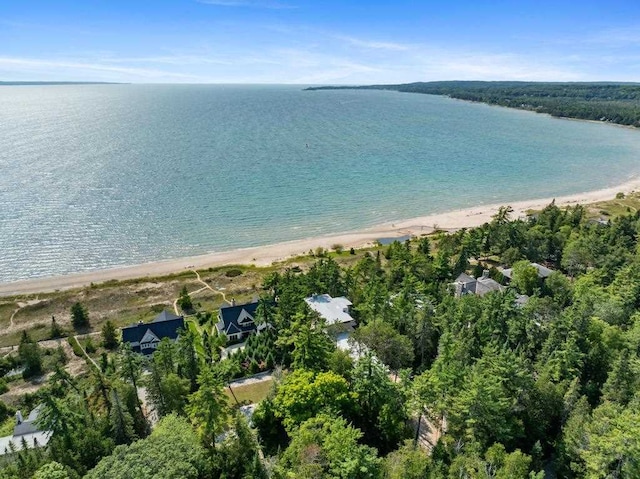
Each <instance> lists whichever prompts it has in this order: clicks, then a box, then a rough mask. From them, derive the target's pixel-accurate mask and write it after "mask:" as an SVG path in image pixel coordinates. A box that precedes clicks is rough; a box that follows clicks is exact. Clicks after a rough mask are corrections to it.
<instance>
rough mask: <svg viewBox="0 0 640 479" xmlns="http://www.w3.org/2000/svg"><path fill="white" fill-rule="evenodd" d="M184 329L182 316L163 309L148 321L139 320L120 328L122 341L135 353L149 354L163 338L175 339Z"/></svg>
mask: <svg viewBox="0 0 640 479" xmlns="http://www.w3.org/2000/svg"><path fill="white" fill-rule="evenodd" d="M181 329H184V317H183V316H177V315H175V314H173V313H170V312H168V311H163V312H162V313H160V314H159V315H158V316H156V318H155V319H154V320H153V321H152V322H150V323H143V322H139V323H138V324H133V325H131V326H127V327H125V328H122V342H123V343H128V344H129V345H130V346H131V349H133V350H134V351H135V352H137V353H142V354H151V353H153V352H154V351H155V350H156V349H157V348H158V345H159V344H160V341H162V339H164V338H168V339H170V340H172V341H175V340H176V339H177V338H178V333H179V331H180V330H181Z"/></svg>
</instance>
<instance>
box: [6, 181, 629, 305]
mask: <svg viewBox="0 0 640 479" xmlns="http://www.w3.org/2000/svg"><path fill="white" fill-rule="evenodd" d="M636 190H640V177H634V178H633V179H630V180H629V181H626V182H625V183H623V184H620V185H618V186H613V187H608V188H603V189H600V190H595V191H588V192H584V193H577V194H572V195H566V196H559V197H556V198H555V201H556V204H557V205H558V206H573V205H575V204H585V205H586V204H590V203H597V202H599V201H605V200H611V199H613V198H615V196H616V194H617V193H620V192H622V193H625V194H627V193H631V192H633V191H636ZM553 200H554V198H540V199H533V200H522V201H514V202H507V201H505V202H502V203H494V204H488V205H480V206H474V207H471V208H465V209H459V210H454V211H449V212H444V213H435V214H431V215H427V216H420V217H416V218H410V219H407V220H400V221H397V222H393V223H391V222H388V223H383V224H380V225H377V226H373V227H370V228H366V229H362V230H359V231H354V232H346V233H337V234H332V235H328V236H319V237H314V238H306V239H301V240H293V241H287V242H282V243H276V244H270V245H265V246H255V247H250V248H242V249H235V250H231V251H224V252H218V253H209V254H204V255H198V256H187V257H182V258H175V259H169V260H161V261H154V262H150V263H144V264H137V265H131V266H122V267H116V268H110V269H102V270H95V271H87V272H82V273H72V274H68V275H64V276H53V277H42V278H33V279H26V280H19V281H14V282H10V283H0V297H3V296H20V295H28V294H36V293H51V292H55V291H59V290H60V291H61V290H68V289H75V288H81V287H85V286H89V285H90V284H91V283H103V282H106V281H110V280H118V281H121V280H131V279H138V278H139V279H144V278H145V277H158V276H167V275H171V274H176V273H180V272H182V271H184V270H190V269H206V268H210V267H220V266H230V265H254V266H270V265H271V264H273V263H276V262H279V261H285V260H287V259H291V258H293V257H295V256H300V255H304V254H307V253H308V252H309V250H315V249H316V248H318V247H322V248H325V249H331V247H332V246H333V245H335V244H340V245H341V246H342V247H343V248H345V249H349V248H351V247H353V248H363V247H367V246H371V245H373V244H374V243H375V241H376V240H377V239H378V238H383V237H386V238H392V237H402V236H407V235H411V236H420V235H423V234H429V233H432V232H433V231H434V230H435V229H441V230H448V231H453V230H456V229H460V228H471V227H476V226H480V225H482V224H484V223H486V222H488V221H491V217H492V216H493V215H494V214H495V213H496V212H497V210H498V208H500V207H501V206H506V205H510V206H511V208H513V214H512V216H513V218H517V217H520V216H524V215H526V211H527V210H539V209H542V208H544V207H545V206H547V205H548V204H549V203H551V201H553Z"/></svg>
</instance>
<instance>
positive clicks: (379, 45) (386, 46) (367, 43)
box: [333, 35, 415, 51]
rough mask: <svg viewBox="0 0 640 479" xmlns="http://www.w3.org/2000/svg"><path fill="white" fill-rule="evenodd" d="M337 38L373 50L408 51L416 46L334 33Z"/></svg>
mask: <svg viewBox="0 0 640 479" xmlns="http://www.w3.org/2000/svg"><path fill="white" fill-rule="evenodd" d="M333 37H334V38H335V39H337V40H343V41H345V42H347V43H349V44H351V45H353V46H356V47H361V48H365V49H371V50H390V51H407V50H411V49H412V48H414V47H415V46H414V45H407V44H404V43H395V42H381V41H375V40H363V39H360V38H355V37H351V36H348V35H333Z"/></svg>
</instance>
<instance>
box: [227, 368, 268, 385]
mask: <svg viewBox="0 0 640 479" xmlns="http://www.w3.org/2000/svg"><path fill="white" fill-rule="evenodd" d="M272 379H273V372H272V371H266V372H264V373H258V374H256V375H254V376H251V377H248V378H240V379H236V380H235V381H230V382H229V384H230V385H231V386H233V387H239V386H247V385H249V384H255V383H263V382H265V381H271V380H272Z"/></svg>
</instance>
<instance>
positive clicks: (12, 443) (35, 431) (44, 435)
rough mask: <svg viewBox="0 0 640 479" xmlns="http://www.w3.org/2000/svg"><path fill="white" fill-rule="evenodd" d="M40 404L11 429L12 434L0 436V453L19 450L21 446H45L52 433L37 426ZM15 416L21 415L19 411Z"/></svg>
mask: <svg viewBox="0 0 640 479" xmlns="http://www.w3.org/2000/svg"><path fill="white" fill-rule="evenodd" d="M40 409H41V406H37V407H36V408H34V409H33V410H32V411H31V413H30V414H29V417H28V418H27V419H25V420H20V422H19V423H17V424H16V425H15V427H14V429H13V435H11V436H5V437H0V455H3V454H8V453H10V452H12V450H15V451H20V450H22V448H23V446H26V447H27V448H28V449H30V448H33V447H36V446H46V445H47V443H48V442H49V439H51V435H52V434H53V433H52V432H51V431H44V430H42V429H40V427H38V424H37V420H38V415H39V414H40ZM16 417H20V418H21V417H22V416H21V415H20V411H18V413H17V414H16Z"/></svg>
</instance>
